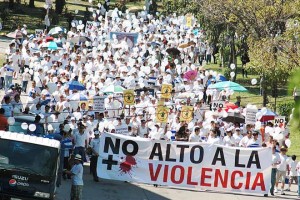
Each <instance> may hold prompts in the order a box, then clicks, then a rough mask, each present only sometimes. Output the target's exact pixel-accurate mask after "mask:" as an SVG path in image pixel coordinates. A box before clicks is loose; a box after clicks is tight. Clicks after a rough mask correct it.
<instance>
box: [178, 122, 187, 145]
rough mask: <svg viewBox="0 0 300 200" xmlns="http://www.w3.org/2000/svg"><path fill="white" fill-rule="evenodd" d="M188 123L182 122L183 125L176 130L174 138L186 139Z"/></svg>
mask: <svg viewBox="0 0 300 200" xmlns="http://www.w3.org/2000/svg"><path fill="white" fill-rule="evenodd" d="M188 132H189V130H188V124H187V123H184V124H183V126H181V127H180V128H179V130H178V131H177V132H176V135H175V138H176V141H188V139H189V134H188Z"/></svg>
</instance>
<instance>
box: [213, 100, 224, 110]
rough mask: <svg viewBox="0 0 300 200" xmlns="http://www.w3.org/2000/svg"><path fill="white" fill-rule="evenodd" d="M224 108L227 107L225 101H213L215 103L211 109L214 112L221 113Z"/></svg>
mask: <svg viewBox="0 0 300 200" xmlns="http://www.w3.org/2000/svg"><path fill="white" fill-rule="evenodd" d="M224 107H225V101H213V103H212V104H211V108H212V110H214V111H219V112H221V111H222V109H223V108H224Z"/></svg>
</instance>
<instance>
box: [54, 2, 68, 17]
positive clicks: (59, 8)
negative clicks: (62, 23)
mask: <svg viewBox="0 0 300 200" xmlns="http://www.w3.org/2000/svg"><path fill="white" fill-rule="evenodd" d="M65 3H66V2H65V0H56V1H55V5H56V6H55V13H57V14H61V13H62V12H63V8H64V6H65Z"/></svg>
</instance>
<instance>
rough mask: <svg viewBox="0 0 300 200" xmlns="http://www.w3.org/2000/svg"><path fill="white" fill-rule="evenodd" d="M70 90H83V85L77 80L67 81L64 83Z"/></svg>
mask: <svg viewBox="0 0 300 200" xmlns="http://www.w3.org/2000/svg"><path fill="white" fill-rule="evenodd" d="M66 85H67V86H69V89H70V90H85V86H84V85H83V84H81V83H79V82H78V81H69V82H67V83H66Z"/></svg>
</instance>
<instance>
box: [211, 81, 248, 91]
mask: <svg viewBox="0 0 300 200" xmlns="http://www.w3.org/2000/svg"><path fill="white" fill-rule="evenodd" d="M208 89H217V90H224V89H231V90H233V91H236V92H246V91H247V89H246V88H245V87H243V86H241V85H240V84H238V83H235V82H232V81H223V82H218V83H216V84H210V85H209V86H208Z"/></svg>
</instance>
